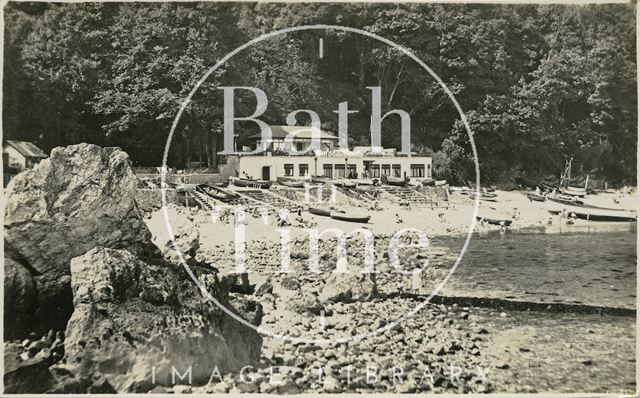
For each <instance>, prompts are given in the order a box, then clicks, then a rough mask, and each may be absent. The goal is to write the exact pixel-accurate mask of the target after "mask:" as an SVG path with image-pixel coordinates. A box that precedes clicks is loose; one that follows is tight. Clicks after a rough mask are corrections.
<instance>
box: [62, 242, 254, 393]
mask: <svg viewBox="0 0 640 398" xmlns="http://www.w3.org/2000/svg"><path fill="white" fill-rule="evenodd" d="M196 272H197V275H198V278H199V280H200V281H202V282H203V285H204V286H206V287H207V290H208V292H209V294H211V295H212V296H214V297H216V298H217V299H218V300H219V301H220V302H221V303H222V304H223V305H225V306H226V307H227V308H238V309H239V310H234V311H235V312H236V313H237V314H238V315H239V316H241V317H242V318H244V319H246V320H248V321H250V322H252V323H253V324H255V325H258V324H259V323H260V320H261V317H262V311H261V308H260V306H259V305H257V304H256V303H255V302H253V301H251V300H248V299H244V298H243V297H241V296H240V297H231V298H229V296H228V294H227V292H225V291H223V290H221V288H220V286H221V285H220V284H219V283H218V282H217V279H216V276H215V273H213V271H210V270H206V269H199V270H197V271H196ZM71 276H72V280H71V285H72V288H73V296H74V307H75V310H74V312H73V316H72V317H71V319H70V320H69V324H68V327H67V332H66V336H67V337H66V340H65V351H66V358H67V363H70V364H78V365H77V366H76V367H75V368H74V371H73V373H74V374H76V377H78V378H80V379H82V378H87V377H88V376H89V375H96V374H100V375H102V376H103V377H104V378H105V379H106V380H107V381H108V382H109V384H110V385H111V386H113V387H114V389H115V390H116V391H119V392H140V391H147V390H149V389H151V388H153V387H154V385H173V384H176V383H175V382H174V379H173V377H178V375H177V374H174V373H173V369H175V371H176V372H178V373H179V374H180V375H184V374H185V372H188V370H189V369H191V370H190V372H189V374H190V376H189V377H190V378H191V381H192V383H194V384H199V383H202V384H206V383H207V381H208V380H209V378H210V376H211V372H212V370H213V369H214V367H216V366H217V367H218V369H219V371H220V372H222V373H223V374H224V373H226V372H233V371H238V370H239V369H241V368H242V367H243V366H247V365H255V364H256V363H257V361H258V359H259V358H260V348H261V344H262V339H261V337H260V336H259V335H258V333H257V332H255V331H254V330H252V329H250V328H249V327H247V326H244V325H241V324H240V323H239V322H238V321H237V320H235V319H233V318H231V317H230V316H229V315H228V314H226V313H224V312H223V311H222V310H221V309H220V308H218V307H217V306H216V305H215V304H213V303H211V302H208V301H207V300H206V299H204V298H203V296H202V295H201V294H200V292H199V291H198V290H197V289H196V288H195V286H194V284H193V282H192V281H190V280H189V278H188V277H187V276H186V274H185V273H184V271H183V270H182V269H181V268H178V267H173V266H171V265H168V264H166V263H163V262H161V260H160V262H159V263H158V264H153V263H147V262H145V261H142V260H141V259H139V258H137V257H136V256H135V255H133V254H131V253H129V252H127V251H125V250H113V249H107V248H95V249H93V250H91V251H89V252H88V253H86V254H84V255H82V256H79V257H76V258H74V259H73V260H72V261H71ZM154 381H155V384H154ZM178 382H179V379H178ZM185 382H186V380H185Z"/></svg>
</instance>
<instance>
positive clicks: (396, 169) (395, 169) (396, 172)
mask: <svg viewBox="0 0 640 398" xmlns="http://www.w3.org/2000/svg"><path fill="white" fill-rule="evenodd" d="M392 169H393V176H394V177H400V165H399V164H394V165H393V166H392Z"/></svg>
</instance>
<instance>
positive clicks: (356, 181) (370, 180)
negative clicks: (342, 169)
mask: <svg viewBox="0 0 640 398" xmlns="http://www.w3.org/2000/svg"><path fill="white" fill-rule="evenodd" d="M351 182H353V183H354V184H356V185H374V183H375V180H374V179H373V178H352V179H351Z"/></svg>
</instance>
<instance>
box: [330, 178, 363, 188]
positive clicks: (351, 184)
mask: <svg viewBox="0 0 640 398" xmlns="http://www.w3.org/2000/svg"><path fill="white" fill-rule="evenodd" d="M329 183H330V184H333V185H335V186H337V187H342V188H355V187H356V183H355V182H352V181H349V180H345V179H344V178H341V179H338V180H330V181H329Z"/></svg>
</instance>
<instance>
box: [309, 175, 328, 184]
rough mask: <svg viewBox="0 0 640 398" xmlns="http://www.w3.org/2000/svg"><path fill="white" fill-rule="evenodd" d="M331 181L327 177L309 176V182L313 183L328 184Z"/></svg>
mask: <svg viewBox="0 0 640 398" xmlns="http://www.w3.org/2000/svg"><path fill="white" fill-rule="evenodd" d="M330 181H331V178H329V177H322V176H311V182H313V183H314V184H328V183H329V182H330Z"/></svg>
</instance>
